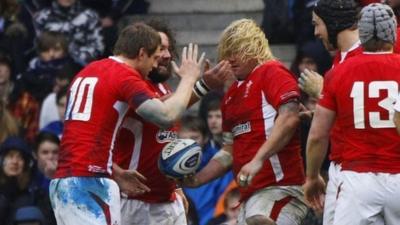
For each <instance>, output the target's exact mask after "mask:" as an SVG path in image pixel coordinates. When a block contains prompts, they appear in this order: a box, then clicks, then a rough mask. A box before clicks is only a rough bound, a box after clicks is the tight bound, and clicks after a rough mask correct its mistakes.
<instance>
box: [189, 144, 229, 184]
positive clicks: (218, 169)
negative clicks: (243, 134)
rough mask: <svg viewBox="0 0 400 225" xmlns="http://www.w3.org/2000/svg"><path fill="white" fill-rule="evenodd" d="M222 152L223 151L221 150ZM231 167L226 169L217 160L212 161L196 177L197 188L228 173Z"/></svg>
mask: <svg viewBox="0 0 400 225" xmlns="http://www.w3.org/2000/svg"><path fill="white" fill-rule="evenodd" d="M221 151H222V150H221ZM229 168H230V167H226V166H225V165H223V164H221V163H220V162H219V161H217V160H215V159H211V160H210V161H209V162H208V164H207V166H205V167H204V168H203V169H202V170H201V171H200V172H198V173H197V174H196V175H195V178H196V186H201V185H203V184H205V183H208V182H210V181H212V180H214V179H216V178H218V177H220V176H222V175H224V174H225V173H226V171H228V170H229Z"/></svg>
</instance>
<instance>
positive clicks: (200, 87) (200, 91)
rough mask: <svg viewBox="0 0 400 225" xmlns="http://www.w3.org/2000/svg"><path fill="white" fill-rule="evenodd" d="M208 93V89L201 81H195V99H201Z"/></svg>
mask: <svg viewBox="0 0 400 225" xmlns="http://www.w3.org/2000/svg"><path fill="white" fill-rule="evenodd" d="M209 91H210V88H209V87H208V86H207V85H206V83H205V82H204V80H203V79H200V80H198V81H196V83H195V84H194V87H193V92H194V93H195V94H196V95H197V97H199V98H202V97H203V96H204V95H206V94H207V93H208V92H209Z"/></svg>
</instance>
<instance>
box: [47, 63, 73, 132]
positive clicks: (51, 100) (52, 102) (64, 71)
mask: <svg viewBox="0 0 400 225" xmlns="http://www.w3.org/2000/svg"><path fill="white" fill-rule="evenodd" d="M80 68H81V67H80V66H79V65H77V64H74V63H72V64H70V63H68V64H66V65H64V66H63V67H62V68H61V69H60V70H58V71H57V73H56V78H55V82H54V84H53V92H51V93H50V94H49V95H47V97H46V98H45V99H44V100H43V103H42V108H41V109H40V117H39V129H43V128H44V127H45V126H47V125H48V124H49V123H51V122H53V121H59V120H61V118H60V115H59V113H58V110H57V100H56V95H57V93H58V92H59V91H60V90H62V89H65V88H66V87H68V85H69V83H70V82H71V80H72V78H73V77H74V76H75V75H76V74H77V73H78V72H79V70H80Z"/></svg>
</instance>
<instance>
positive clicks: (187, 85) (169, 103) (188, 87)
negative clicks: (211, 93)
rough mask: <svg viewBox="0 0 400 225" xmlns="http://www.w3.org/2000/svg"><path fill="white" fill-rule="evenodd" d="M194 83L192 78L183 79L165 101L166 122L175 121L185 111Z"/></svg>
mask: <svg viewBox="0 0 400 225" xmlns="http://www.w3.org/2000/svg"><path fill="white" fill-rule="evenodd" d="M195 82H196V80H195V79H194V78H193V77H185V78H183V79H182V80H181V82H180V83H179V85H178V87H177V89H176V92H175V93H174V94H173V95H172V96H171V97H170V98H168V99H167V100H165V102H164V104H165V107H166V109H165V117H166V118H168V120H170V121H175V120H176V119H178V118H179V117H180V115H181V114H182V113H183V112H184V111H185V110H186V109H187V107H188V105H189V101H190V99H191V96H192V89H193V85H194V83H195Z"/></svg>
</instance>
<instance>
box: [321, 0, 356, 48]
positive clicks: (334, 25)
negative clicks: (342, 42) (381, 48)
mask: <svg viewBox="0 0 400 225" xmlns="http://www.w3.org/2000/svg"><path fill="white" fill-rule="evenodd" d="M358 12H359V10H358V4H357V3H356V2H355V1H354V0H319V1H318V2H317V3H316V4H315V6H314V13H315V14H316V15H317V16H319V17H320V18H321V19H322V21H324V23H325V25H326V29H327V31H328V38H329V42H330V44H331V45H332V47H333V48H334V49H337V47H338V46H337V35H338V33H340V32H341V31H343V30H345V29H348V28H351V27H356V25H357V15H358Z"/></svg>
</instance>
